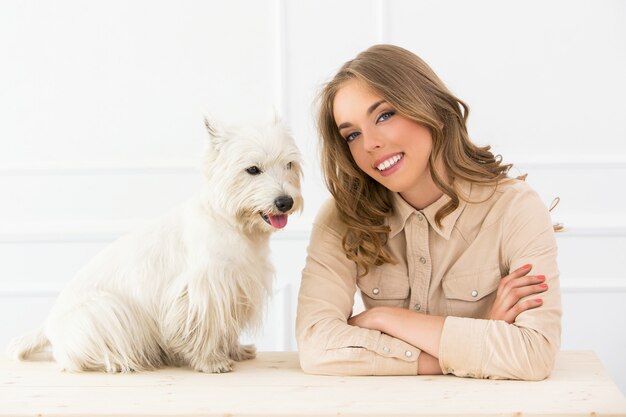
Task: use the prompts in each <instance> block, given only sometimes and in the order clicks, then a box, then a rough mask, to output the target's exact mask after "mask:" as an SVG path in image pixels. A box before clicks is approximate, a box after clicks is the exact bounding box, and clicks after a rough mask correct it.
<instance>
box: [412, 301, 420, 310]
mask: <svg viewBox="0 0 626 417" xmlns="http://www.w3.org/2000/svg"><path fill="white" fill-rule="evenodd" d="M413 308H414V309H416V310H418V311H419V310H421V309H422V305H421V304H420V303H417V304H415V305H414V306H413Z"/></svg>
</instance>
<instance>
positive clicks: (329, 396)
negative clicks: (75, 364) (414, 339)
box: [0, 352, 626, 417]
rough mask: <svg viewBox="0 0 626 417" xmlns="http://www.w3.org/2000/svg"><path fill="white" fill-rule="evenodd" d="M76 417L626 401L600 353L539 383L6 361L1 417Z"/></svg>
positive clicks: (552, 412) (580, 408)
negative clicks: (64, 368)
mask: <svg viewBox="0 0 626 417" xmlns="http://www.w3.org/2000/svg"><path fill="white" fill-rule="evenodd" d="M69 415H72V416H91V415H98V416H175V415H177V416H331V415H332V416H337V415H341V416H385V417H387V416H409V415H411V416H493V415H498V416H583V415H584V416H626V399H625V398H624V396H623V395H622V394H621V392H620V391H619V390H618V389H617V387H616V386H615V384H614V383H613V382H612V381H611V380H610V379H609V377H608V375H607V372H606V371H605V369H604V368H603V367H602V364H601V363H600V361H599V360H598V358H597V357H596V355H595V354H594V353H593V352H561V353H560V354H559V356H558V359H557V363H556V368H555V370H554V372H553V373H552V376H551V377H550V378H548V379H547V380H545V381H541V382H522V381H491V380H477V379H466V378H457V377H453V376H437V377H428V376H413V377H411V376H396V377H329V376H317V375H307V374H304V373H303V372H302V371H301V370H300V367H299V365H298V360H297V355H296V353H294V352H274V353H271V352H261V353H259V354H258V358H257V359H255V360H252V361H246V362H241V363H238V364H237V365H236V367H235V371H234V372H232V373H228V374H202V373H198V372H194V371H191V370H189V369H179V368H167V369H162V370H159V371H156V372H147V373H136V374H113V375H109V374H103V373H91V372H90V373H80V374H72V373H66V372H60V371H59V370H58V369H57V367H56V364H55V363H53V362H44V361H37V362H15V361H12V360H9V359H7V358H6V357H1V358H0V416H69Z"/></svg>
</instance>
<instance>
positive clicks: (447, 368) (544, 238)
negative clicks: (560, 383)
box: [439, 184, 561, 380]
mask: <svg viewBox="0 0 626 417" xmlns="http://www.w3.org/2000/svg"><path fill="white" fill-rule="evenodd" d="M501 227H502V229H501V231H502V240H501V256H502V257H503V258H504V259H503V261H504V262H505V264H508V265H509V268H510V270H511V271H512V270H515V269H517V268H519V267H521V266H523V265H525V264H531V265H532V270H531V272H530V274H532V275H545V277H546V280H545V282H546V283H547V284H548V290H547V291H546V292H543V293H541V294H538V295H537V294H535V295H531V296H529V297H527V298H542V299H543V305H541V306H540V307H538V308H534V309H531V310H527V311H525V312H523V313H521V314H520V315H519V316H518V317H517V318H516V320H515V322H514V323H513V324H508V323H506V322H505V321H501V320H481V319H472V318H461V317H447V318H446V321H445V323H444V328H443V332H442V335H441V341H440V349H439V364H440V366H441V368H442V370H443V371H444V373H451V374H454V375H457V376H467V377H475V378H492V379H522V380H541V379H544V378H546V377H547V376H548V375H549V374H550V372H551V370H552V368H553V366H554V360H555V356H556V353H557V352H558V350H559V347H560V339H561V297H560V285H559V270H558V267H557V246H556V239H555V237H554V231H553V228H552V222H551V219H550V214H549V212H548V210H547V208H546V207H545V205H544V204H543V203H542V202H541V200H540V198H539V196H538V195H537V194H536V193H535V192H534V191H532V190H531V189H530V188H528V186H526V185H525V184H524V186H523V188H522V191H521V192H519V193H517V194H516V195H515V197H514V198H513V199H512V200H511V201H510V202H509V204H508V207H507V209H506V211H505V212H504V215H503V216H502V223H501Z"/></svg>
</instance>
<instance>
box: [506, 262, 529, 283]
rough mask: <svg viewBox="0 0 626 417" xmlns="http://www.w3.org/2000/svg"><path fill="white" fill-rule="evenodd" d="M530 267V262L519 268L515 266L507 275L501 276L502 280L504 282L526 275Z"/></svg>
mask: <svg viewBox="0 0 626 417" xmlns="http://www.w3.org/2000/svg"><path fill="white" fill-rule="evenodd" d="M531 268H532V266H531V265H530V264H526V265H524V266H522V267H521V268H517V269H516V270H514V271H512V272H509V275H507V276H505V277H504V278H502V281H504V283H505V284H506V282H508V281H511V280H513V279H516V278H520V277H523V276H524V275H527V274H528V273H529V272H530V270H531Z"/></svg>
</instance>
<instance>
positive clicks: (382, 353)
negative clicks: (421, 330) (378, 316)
mask: <svg viewBox="0 0 626 417" xmlns="http://www.w3.org/2000/svg"><path fill="white" fill-rule="evenodd" d="M374 350H375V352H374V353H375V354H376V355H375V357H374V364H373V365H374V369H373V371H374V372H373V373H374V375H417V360H418V358H419V355H420V353H421V351H420V350H419V349H417V348H416V347H415V346H413V345H410V344H408V343H406V342H404V341H402V340H400V339H396V338H394V337H391V336H389V335H386V334H384V333H380V337H379V338H378V341H377V343H376V344H375V346H374Z"/></svg>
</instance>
